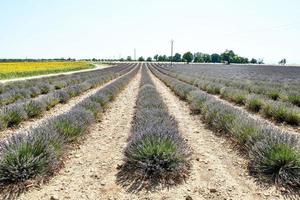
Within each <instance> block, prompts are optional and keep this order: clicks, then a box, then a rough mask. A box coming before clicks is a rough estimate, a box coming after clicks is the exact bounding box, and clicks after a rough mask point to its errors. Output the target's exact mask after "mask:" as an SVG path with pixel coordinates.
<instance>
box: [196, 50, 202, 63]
mask: <svg viewBox="0 0 300 200" xmlns="http://www.w3.org/2000/svg"><path fill="white" fill-rule="evenodd" d="M194 62H195V63H203V62H204V57H203V53H200V52H197V53H195V54H194Z"/></svg>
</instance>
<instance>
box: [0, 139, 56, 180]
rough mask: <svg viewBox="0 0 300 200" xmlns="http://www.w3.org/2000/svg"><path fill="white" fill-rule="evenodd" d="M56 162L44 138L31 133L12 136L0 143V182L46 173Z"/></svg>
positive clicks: (26, 178)
mask: <svg viewBox="0 0 300 200" xmlns="http://www.w3.org/2000/svg"><path fill="white" fill-rule="evenodd" d="M56 162H57V157H56V155H55V153H54V151H53V149H52V148H51V146H49V145H48V142H47V141H46V140H43V139H42V138H40V137H36V135H31V134H19V135H15V136H12V137H11V138H10V139H9V140H8V141H2V142H1V143H0V182H1V183H6V184H10V183H18V182H24V181H26V180H29V179H33V178H36V177H37V176H43V175H46V174H47V173H50V172H51V169H52V168H53V167H54V166H55V165H56Z"/></svg>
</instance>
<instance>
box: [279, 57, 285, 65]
mask: <svg viewBox="0 0 300 200" xmlns="http://www.w3.org/2000/svg"><path fill="white" fill-rule="evenodd" d="M278 64H279V65H285V64H286V59H285V58H283V59H282V60H281V61H279V62H278Z"/></svg>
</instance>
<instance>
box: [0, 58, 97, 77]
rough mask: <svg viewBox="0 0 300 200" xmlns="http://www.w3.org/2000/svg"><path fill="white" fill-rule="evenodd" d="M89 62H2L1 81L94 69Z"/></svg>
mask: <svg viewBox="0 0 300 200" xmlns="http://www.w3.org/2000/svg"><path fill="white" fill-rule="evenodd" d="M92 67H93V65H91V64H89V63H88V62H84V61H80V62H55V61H53V62H0V80H1V79H10V78H18V77H26V76H35V75H42V74H50V73H58V72H68V71H75V70H81V69H89V68H92Z"/></svg>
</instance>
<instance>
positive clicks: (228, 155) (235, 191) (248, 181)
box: [152, 75, 282, 200]
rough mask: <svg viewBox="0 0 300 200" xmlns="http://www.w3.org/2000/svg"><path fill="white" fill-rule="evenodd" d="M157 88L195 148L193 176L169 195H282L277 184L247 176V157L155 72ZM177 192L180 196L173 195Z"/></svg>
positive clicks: (195, 197)
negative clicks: (192, 110)
mask: <svg viewBox="0 0 300 200" xmlns="http://www.w3.org/2000/svg"><path fill="white" fill-rule="evenodd" d="M152 78H153V80H154V83H155V85H156V87H157V90H158V91H159V92H160V94H161V96H162V97H163V99H164V101H165V102H166V104H167V105H168V109H169V112H170V113H171V114H173V115H174V116H175V118H176V119H177V121H178V123H179V129H180V131H181V133H182V134H183V136H184V137H185V138H186V139H188V141H189V144H190V145H191V147H192V148H193V156H192V171H191V177H190V178H189V180H188V181H187V183H186V185H182V186H181V187H178V188H175V189H172V190H170V192H169V193H168V195H167V197H169V199H179V197H180V196H182V194H184V195H185V196H190V197H192V199H201V198H204V199H216V200H217V199H281V198H282V197H281V196H280V195H279V194H278V192H277V191H275V188H268V189H262V188H260V187H259V186H258V185H256V183H255V181H254V179H253V178H252V177H250V176H248V172H247V169H246V162H247V161H246V160H245V159H243V158H242V157H241V156H239V155H238V154H237V153H236V151H235V150H234V149H233V148H232V147H231V146H230V145H229V144H228V142H227V141H226V140H225V139H224V138H220V137H217V136H215V135H214V133H213V132H211V131H210V130H208V129H207V128H205V124H203V123H202V122H201V120H200V117H199V116H193V115H191V114H190V110H189V107H188V104H187V103H185V102H183V101H180V100H179V98H178V97H176V96H175V95H174V94H173V93H172V91H171V90H170V89H169V88H168V87H167V86H165V85H164V84H163V83H162V82H161V81H160V80H158V79H157V78H156V77H154V75H152ZM175 196H178V198H174V197H175Z"/></svg>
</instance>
